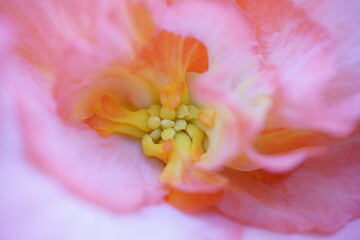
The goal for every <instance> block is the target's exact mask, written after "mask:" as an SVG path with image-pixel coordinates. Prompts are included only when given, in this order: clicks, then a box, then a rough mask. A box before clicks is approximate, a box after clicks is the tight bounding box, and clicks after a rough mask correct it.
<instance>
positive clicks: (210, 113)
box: [199, 107, 215, 127]
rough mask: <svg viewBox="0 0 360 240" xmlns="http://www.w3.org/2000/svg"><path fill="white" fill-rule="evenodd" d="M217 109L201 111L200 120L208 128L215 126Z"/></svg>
mask: <svg viewBox="0 0 360 240" xmlns="http://www.w3.org/2000/svg"><path fill="white" fill-rule="evenodd" d="M214 116H215V109H214V108H213V107H207V108H204V109H201V111H200V112H199V120H200V121H201V122H202V123H203V124H205V125H206V126H207V127H213V126H214Z"/></svg>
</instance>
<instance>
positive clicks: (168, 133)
mask: <svg viewBox="0 0 360 240" xmlns="http://www.w3.org/2000/svg"><path fill="white" fill-rule="evenodd" d="M175 134H176V132H175V130H174V129H173V128H167V129H165V130H164V131H162V133H161V138H162V139H163V140H165V141H166V140H169V139H173V138H174V136H175Z"/></svg>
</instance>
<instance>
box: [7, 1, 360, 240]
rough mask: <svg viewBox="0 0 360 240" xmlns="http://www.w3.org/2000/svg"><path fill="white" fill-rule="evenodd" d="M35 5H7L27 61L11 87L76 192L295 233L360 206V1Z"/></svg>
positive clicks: (32, 135) (28, 123) (48, 160)
mask: <svg viewBox="0 0 360 240" xmlns="http://www.w3.org/2000/svg"><path fill="white" fill-rule="evenodd" d="M30 3H31V4H30ZM30 3H28V4H30V5H32V6H33V8H34V10H29V9H28V8H27V7H26V6H22V5H20V4H19V3H18V2H17V1H9V2H7V3H1V5H0V9H1V11H0V13H1V14H2V15H3V16H4V17H5V19H6V20H7V21H8V22H6V23H4V25H7V24H8V23H9V24H12V25H11V26H14V27H15V29H16V31H15V33H14V35H15V36H16V40H13V50H14V53H13V56H11V57H9V59H11V64H8V65H11V67H15V68H17V69H19V70H18V72H17V73H14V72H11V71H10V73H6V74H7V75H6V74H4V76H5V77H6V78H7V79H13V78H16V79H17V82H14V83H11V82H10V81H4V82H5V83H6V85H4V86H7V87H8V88H9V89H12V91H14V86H17V89H18V90H17V91H20V94H19V93H13V94H12V97H13V98H14V99H15V101H16V102H17V107H18V109H19V112H20V116H21V127H22V128H21V133H22V137H23V139H24V143H25V144H24V148H25V151H26V153H27V156H28V158H29V159H30V160H31V162H32V164H35V165H36V166H38V167H39V168H41V169H43V171H45V172H47V173H48V174H50V175H51V176H53V177H55V178H57V179H58V180H59V181H60V182H61V183H62V184H64V185H65V186H67V188H68V189H71V190H72V191H73V192H75V193H77V194H78V195H79V196H81V197H82V198H85V199H87V200H89V201H91V202H94V203H96V204H98V205H100V206H103V207H105V208H107V209H110V210H111V211H114V212H118V213H122V212H128V211H132V210H136V209H139V208H140V207H143V206H146V205H154V204H156V203H160V202H162V201H164V200H165V201H166V202H168V203H170V204H171V205H173V206H175V207H176V208H178V209H181V210H183V211H185V212H199V211H201V210H204V209H207V208H209V207H215V208H216V209H217V210H218V211H219V212H220V213H219V214H221V215H222V216H227V217H231V218H232V219H234V220H236V221H238V222H239V224H240V223H241V224H245V225H250V226H256V227H260V228H264V229H268V230H272V231H278V232H287V233H289V232H290V233H295V232H309V231H317V232H321V233H332V232H335V231H336V230H338V229H339V228H341V227H342V226H343V225H344V224H345V223H346V222H348V221H350V220H352V219H354V218H357V217H358V216H359V212H360V208H359V206H360V204H359V201H360V200H359V197H358V196H359V192H360V189H359V187H358V186H357V185H358V181H359V177H358V175H359V167H358V165H359V163H358V161H357V159H356V157H357V155H358V154H359V149H360V148H359V143H360V142H359V135H358V130H357V124H358V119H359V114H360V109H359V108H357V107H356V106H357V105H358V104H359V102H360V93H359V90H360V86H359V84H358V81H357V79H358V78H359V72H358V71H357V70H356V66H357V64H358V62H359V60H358V54H357V53H356V51H357V50H358V47H357V44H358V43H359V36H358V34H357V32H356V28H355V26H354V25H356V24H354V23H355V22H356V17H357V15H356V11H355V10H352V9H348V8H347V7H345V6H343V5H341V7H344V10H342V11H341V14H340V13H339V14H335V12H334V11H335V10H336V9H337V8H338V7H339V6H338V4H339V3H337V2H336V1H322V2H321V4H320V3H319V4H320V6H314V5H313V3H311V2H310V1H300V0H299V1H287V0H280V1H278V2H277V3H276V4H274V3H273V2H271V1H265V0H254V1H246V0H238V1H111V0H108V1H96V2H94V3H93V2H92V3H91V4H89V2H88V1H79V2H74V3H73V2H67V1H51V2H49V3H41V2H40V1H36V0H34V1H31V2H30ZM349 3H351V4H354V5H356V7H357V8H359V6H360V5H359V4H356V3H355V1H349ZM348 5H349V4H348ZM354 9H356V8H354ZM290 10H291V11H290ZM347 11H351V12H349V13H348V14H345V13H347ZM339 16H340V17H339ZM345 26H346V28H345ZM339 29H341V30H339ZM4 36H5V33H4ZM0 40H1V39H0ZM4 41H5V42H6V41H7V40H4ZM0 44H1V42H0ZM4 49H6V48H5V47H4ZM354 52H355V53H354ZM7 54H8V55H10V53H7ZM6 56H7V55H6ZM2 71H4V70H2ZM7 71H9V70H7ZM19 72H21V73H20V74H19ZM17 74H18V75H17ZM9 75H10V77H9ZM19 75H20V76H19ZM211 219H212V218H211ZM211 221H212V220H211ZM226 221H227V220H224V224H225V223H226V225H227V224H228V222H226ZM229 225H231V224H229ZM234 232H236V233H237V231H236V230H234Z"/></svg>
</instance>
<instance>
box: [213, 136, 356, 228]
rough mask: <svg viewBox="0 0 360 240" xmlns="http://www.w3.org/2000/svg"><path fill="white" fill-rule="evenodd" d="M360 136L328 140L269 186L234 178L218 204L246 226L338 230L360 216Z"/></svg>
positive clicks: (236, 174) (237, 175) (244, 177)
mask: <svg viewBox="0 0 360 240" xmlns="http://www.w3.org/2000/svg"><path fill="white" fill-rule="evenodd" d="M359 143H360V136H359V135H354V136H352V137H351V138H348V139H346V140H343V141H339V142H336V143H332V144H329V146H328V147H329V152H328V154H326V155H322V156H320V157H313V158H311V159H309V160H308V161H306V162H305V163H304V164H303V165H302V166H300V167H299V168H298V169H297V170H296V171H295V172H294V173H293V174H292V175H290V177H288V178H287V179H286V180H284V181H282V182H277V183H273V184H266V183H263V182H261V181H259V180H255V179H253V178H250V177H249V175H247V174H246V173H239V172H234V171H227V173H226V174H227V175H228V176H229V177H230V178H231V179H232V181H233V186H231V187H230V188H229V189H228V190H227V191H226V192H225V194H224V198H223V200H222V201H221V202H220V204H219V208H220V210H221V211H222V212H224V213H225V214H227V215H229V216H231V217H234V218H236V219H238V220H240V221H241V222H242V223H244V224H249V225H253V226H258V227H261V228H266V229H270V230H275V231H281V232H306V231H320V232H327V233H329V232H333V231H336V230H338V229H339V228H340V227H341V226H343V225H344V224H345V223H346V222H347V221H349V220H351V219H354V218H356V217H359V215H360V207H359V206H360V197H359V196H360V188H359V178H358V176H359V169H360V167H359V164H360V163H359V161H358V156H359V149H360V145H359Z"/></svg>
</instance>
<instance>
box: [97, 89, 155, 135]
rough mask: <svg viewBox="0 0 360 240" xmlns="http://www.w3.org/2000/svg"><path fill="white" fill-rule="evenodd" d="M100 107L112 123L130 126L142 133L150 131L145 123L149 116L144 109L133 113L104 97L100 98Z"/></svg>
mask: <svg viewBox="0 0 360 240" xmlns="http://www.w3.org/2000/svg"><path fill="white" fill-rule="evenodd" d="M101 107H102V110H103V113H104V114H105V115H106V118H108V119H109V120H111V121H113V122H116V123H121V124H127V125H131V126H134V127H137V128H139V129H141V130H142V131H144V132H149V131H150V130H151V129H150V128H149V126H148V123H147V122H148V117H149V114H148V112H147V110H145V109H140V110H138V111H135V112H132V111H129V110H127V109H126V108H125V107H123V106H122V105H121V104H120V103H118V102H117V101H116V100H115V99H112V98H111V97H109V96H106V95H103V96H102V97H101Z"/></svg>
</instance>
